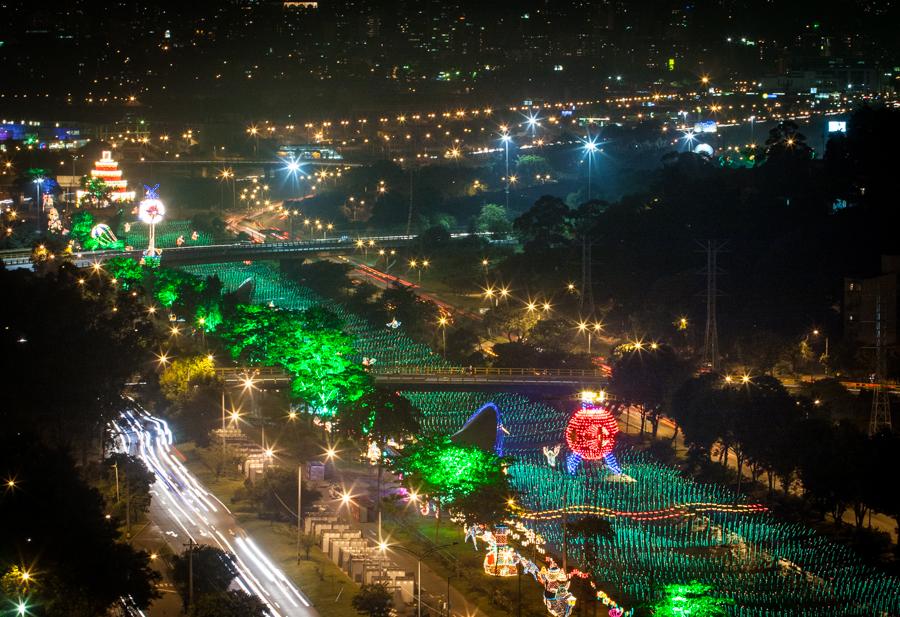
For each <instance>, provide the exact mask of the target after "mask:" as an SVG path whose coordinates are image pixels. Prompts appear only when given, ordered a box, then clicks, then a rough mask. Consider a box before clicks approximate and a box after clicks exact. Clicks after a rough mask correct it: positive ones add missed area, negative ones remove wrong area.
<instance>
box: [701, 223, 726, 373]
mask: <svg viewBox="0 0 900 617" xmlns="http://www.w3.org/2000/svg"><path fill="white" fill-rule="evenodd" d="M699 244H700V246H702V247H703V250H704V251H705V252H706V268H705V270H704V272H703V273H704V274H705V275H706V294H705V296H706V333H705V335H704V337H703V363H704V364H705V365H706V366H708V367H709V368H710V369H712V370H713V371H718V370H719V326H718V325H717V323H716V298H717V297H718V295H719V290H718V285H717V281H716V279H717V277H718V274H719V266H718V256H719V253H720V252H721V251H722V249H723V248H725V244H726V243H725V242H719V241H717V240H707V241H706V242H701V243H699Z"/></svg>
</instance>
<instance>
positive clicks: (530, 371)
mask: <svg viewBox="0 0 900 617" xmlns="http://www.w3.org/2000/svg"><path fill="white" fill-rule="evenodd" d="M369 372H370V373H372V374H375V375H439V376H453V375H459V376H495V377H586V378H597V379H606V377H607V376H606V375H605V374H604V373H603V371H599V370H593V369H580V368H493V367H480V366H474V367H462V366H450V367H447V366H440V367H419V366H385V367H379V366H375V367H373V368H371V369H369Z"/></svg>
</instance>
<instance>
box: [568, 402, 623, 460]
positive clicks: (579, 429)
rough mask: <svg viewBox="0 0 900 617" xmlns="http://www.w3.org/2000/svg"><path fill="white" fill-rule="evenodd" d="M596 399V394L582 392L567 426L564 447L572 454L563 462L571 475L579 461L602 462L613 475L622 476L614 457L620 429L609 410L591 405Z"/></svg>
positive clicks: (601, 406) (602, 406) (603, 406)
mask: <svg viewBox="0 0 900 617" xmlns="http://www.w3.org/2000/svg"><path fill="white" fill-rule="evenodd" d="M598 398H599V397H598V396H597V395H596V393H593V392H583V393H582V396H581V408H580V409H578V410H577V411H576V412H575V413H574V414H572V417H571V418H569V423H568V424H567V425H566V444H568V446H569V450H570V452H571V453H570V454H569V456H568V457H567V459H566V466H567V468H568V470H569V473H574V472H575V469H576V468H577V466H578V463H580V462H581V461H582V460H585V461H597V460H601V459H602V460H603V461H604V462H605V463H606V464H607V466H608V467H609V468H610V469H611V470H612V471H614V472H615V473H621V472H622V471H621V468H620V467H619V464H618V462H617V461H616V458H615V456H614V455H613V448H615V446H616V435H618V433H619V425H618V423H617V422H616V419H615V418H613V416H612V414H611V413H610V411H609V408H608V407H606V406H605V405H602V404H601V405H595V404H594V401H596V400H597V399H598ZM601 400H602V399H601Z"/></svg>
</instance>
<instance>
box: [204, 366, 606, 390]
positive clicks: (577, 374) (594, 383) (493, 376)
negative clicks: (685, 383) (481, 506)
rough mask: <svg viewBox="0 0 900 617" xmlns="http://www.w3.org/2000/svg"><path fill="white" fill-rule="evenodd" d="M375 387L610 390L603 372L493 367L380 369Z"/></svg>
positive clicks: (222, 371)
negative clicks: (607, 387) (605, 388)
mask: <svg viewBox="0 0 900 617" xmlns="http://www.w3.org/2000/svg"><path fill="white" fill-rule="evenodd" d="M216 373H217V374H218V375H219V377H220V378H221V379H222V380H223V381H225V383H231V384H238V385H241V384H243V385H246V386H247V387H250V386H251V385H252V386H253V387H273V386H278V385H286V384H287V383H289V382H290V376H288V375H287V374H286V373H284V372H283V371H282V370H281V369H278V368H271V367H250V368H248V367H226V368H217V369H216ZM369 373H370V374H371V375H372V376H373V378H374V380H375V383H376V384H378V385H384V386H389V387H393V388H396V389H398V390H416V391H429V390H432V391H444V390H461V391H466V390H479V391H530V392H547V391H549V390H553V391H556V392H559V391H575V390H587V389H600V388H604V387H606V384H607V377H606V375H605V374H604V373H603V372H602V371H598V370H590V369H568V368H556V369H542V368H491V367H468V368H466V367H416V366H398V367H378V368H374V367H373V368H371V369H369Z"/></svg>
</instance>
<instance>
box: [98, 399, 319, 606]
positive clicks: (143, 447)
mask: <svg viewBox="0 0 900 617" xmlns="http://www.w3.org/2000/svg"><path fill="white" fill-rule="evenodd" d="M132 403H133V401H132ZM131 407H132V408H131V409H130V410H129V411H126V412H125V413H123V414H122V417H121V418H120V419H119V421H117V422H115V423H114V428H115V429H116V431H117V433H118V449H119V450H120V451H122V452H127V453H128V454H132V455H134V456H138V457H140V458H141V459H142V460H143V461H144V463H146V465H147V467H148V468H149V469H150V470H151V471H152V472H153V474H154V475H155V476H156V482H155V483H154V484H153V485H152V487H153V488H152V490H151V494H152V495H153V499H152V500H151V503H150V513H149V515H150V519H151V520H152V521H153V522H154V523H155V524H156V525H157V526H159V528H160V529H162V530H163V531H164V532H165V536H166V542H167V543H168V544H169V546H170V547H171V548H172V550H173V551H174V552H176V553H181V552H182V551H183V550H184V548H185V545H186V544H187V543H188V541H189V539H192V540H193V541H194V542H195V543H198V544H210V545H213V546H217V547H219V548H221V549H222V550H224V551H226V552H228V553H231V554H232V555H234V564H235V566H236V567H237V570H238V577H237V578H236V579H235V583H234V585H235V586H236V587H237V588H240V589H242V590H244V591H245V592H247V593H250V594H253V595H255V596H257V597H259V598H260V599H261V600H262V601H263V602H265V603H266V605H267V606H268V608H269V612H270V613H271V615H272V616H273V617H318V612H317V611H316V610H315V609H314V608H312V605H311V603H310V601H309V598H307V597H306V595H304V594H303V592H301V591H300V590H299V589H297V587H296V586H294V584H293V583H292V582H291V581H290V580H289V579H288V578H287V576H285V574H284V573H283V572H282V571H281V570H279V569H278V568H277V567H276V566H275V565H274V564H273V563H272V561H271V560H270V559H269V558H268V556H266V554H265V553H264V552H263V551H262V550H261V549H260V548H259V547H258V546H257V545H256V544H255V543H254V542H253V539H252V538H250V536H248V535H247V533H246V532H245V531H244V530H243V529H241V528H240V527H239V526H238V524H237V522H236V521H235V519H234V516H233V515H232V514H231V511H230V510H229V509H228V508H227V507H226V506H225V504H224V503H222V502H221V501H219V500H218V499H217V498H216V497H215V495H213V494H212V493H210V492H209V491H207V490H206V489H205V488H204V487H203V485H202V484H200V482H198V481H197V479H196V478H195V477H194V476H192V475H191V473H190V472H189V471H188V470H187V468H186V467H185V466H184V465H182V464H181V462H180V461H179V460H178V458H177V451H174V450H173V448H172V432H171V431H170V430H169V427H168V425H167V424H166V422H165V420H161V419H159V418H155V417H153V416H152V415H150V414H149V413H147V412H146V411H144V410H143V409H141V408H140V406H139V405H137V404H136V403H133V404H132V406H131Z"/></svg>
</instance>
